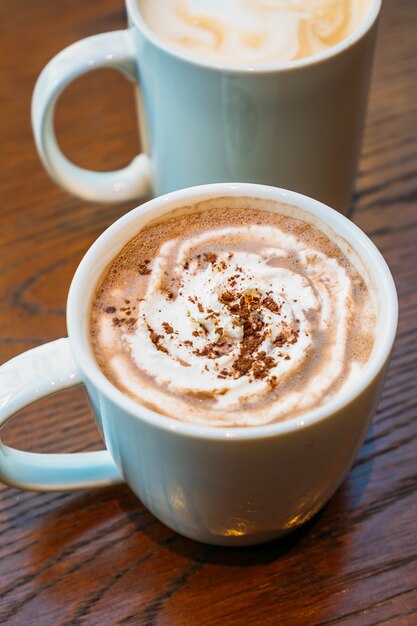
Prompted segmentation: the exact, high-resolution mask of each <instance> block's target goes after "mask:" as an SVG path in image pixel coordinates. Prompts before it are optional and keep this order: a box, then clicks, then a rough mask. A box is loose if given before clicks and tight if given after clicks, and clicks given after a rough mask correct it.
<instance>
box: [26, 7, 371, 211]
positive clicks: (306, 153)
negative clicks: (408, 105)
mask: <svg viewBox="0 0 417 626" xmlns="http://www.w3.org/2000/svg"><path fill="white" fill-rule="evenodd" d="M380 7H381V0H370V10H369V13H368V15H367V17H366V18H365V19H364V20H363V22H362V24H361V25H360V26H359V27H358V28H357V29H356V30H355V31H354V32H353V33H352V34H351V35H350V36H349V37H348V38H347V39H345V40H344V41H341V42H340V43H339V44H337V45H335V46H333V47H332V48H329V49H327V50H325V51H324V52H321V53H320V54H316V55H314V56H312V57H307V58H304V59H300V60H296V61H292V62H290V63H271V64H269V65H265V66H255V67H247V66H242V67H236V66H228V65H227V64H226V63H224V64H218V63H213V62H209V61H201V60H197V59H196V58H194V57H193V56H192V55H187V54H183V53H181V52H177V51H176V50H174V49H173V48H172V47H171V46H170V45H169V44H168V43H167V42H165V41H163V40H161V39H159V38H158V37H157V36H156V35H155V34H154V33H153V32H152V31H151V30H150V29H149V28H148V27H147V26H146V24H145V23H144V21H143V19H142V17H141V14H140V11H139V8H138V5H137V2H136V0H126V8H127V14H128V20H129V28H128V29H127V30H120V31H114V32H110V33H103V34H100V35H96V36H93V37H88V38H87V39H84V40H82V41H79V42H77V43H75V44H73V45H71V46H69V47H68V48H66V49H65V50H63V51H62V52H60V53H59V54H58V55H57V56H56V57H55V58H53V59H52V61H50V63H49V64H48V65H47V66H46V67H45V69H44V70H43V72H42V74H41V75H40V77H39V80H38V82H37V85H36V87H35V91H34V96H33V103H32V124H33V129H34V134H35V140H36V145H37V148H38V151H39V154H40V157H41V159H42V161H43V163H44V165H45V167H46V169H47V171H48V172H49V174H50V175H51V176H52V178H53V179H54V180H55V181H56V182H57V183H59V184H60V185H62V186H63V187H64V188H66V189H67V190H68V191H70V192H72V193H74V194H76V195H78V196H80V197H82V198H85V199H87V200H93V201H101V202H113V201H121V200H127V199H132V198H138V197H141V196H144V195H150V194H153V195H160V194H163V193H167V192H169V191H172V190H175V189H180V188H183V187H189V186H192V185H199V184H203V183H211V182H222V181H228V180H237V181H249V182H254V183H262V184H267V185H277V186H280V187H285V188H287V189H294V190H295V191H298V192H300V193H304V194H306V195H308V196H311V197H312V198H317V199H319V200H321V201H322V202H325V203H326V204H328V205H329V206H332V207H334V208H335V209H337V210H339V211H341V212H346V210H347V208H348V205H349V201H350V198H351V194H352V190H353V185H354V179H355V174H356V168H357V163H358V156H359V151H360V145H361V139H362V134H363V126H364V122H365V115H366V103H367V96H368V90H369V82H370V71H371V64H372V57H373V50H374V41H375V34H376V25H377V18H378V15H379V11H380ZM102 67H111V68H115V69H118V70H120V71H121V72H122V73H123V74H125V75H126V76H127V77H128V78H129V79H130V80H132V81H133V82H134V83H135V84H136V96H137V98H136V100H137V111H138V120H139V129H140V136H141V139H142V145H143V150H144V153H143V154H141V155H139V156H137V157H136V158H135V159H134V160H133V161H132V162H131V163H130V165H128V166H127V167H126V168H124V169H122V170H119V171H117V172H101V173H99V172H91V171H88V170H85V169H82V168H80V167H77V166H75V165H74V164H73V163H70V162H69V161H68V160H67V159H66V158H65V156H64V155H63V154H62V152H61V151H60V149H59V147H58V144H57V141H56V139H55V135H54V128H53V120H54V107H55V103H56V101H57V99H58V97H59V96H60V94H61V92H62V90H63V89H64V88H65V87H66V86H67V85H68V84H69V83H70V82H71V81H72V80H74V79H75V78H77V77H78V76H80V75H82V74H85V73H87V72H90V71H92V70H95V69H98V68H102ZM80 141H82V138H80Z"/></svg>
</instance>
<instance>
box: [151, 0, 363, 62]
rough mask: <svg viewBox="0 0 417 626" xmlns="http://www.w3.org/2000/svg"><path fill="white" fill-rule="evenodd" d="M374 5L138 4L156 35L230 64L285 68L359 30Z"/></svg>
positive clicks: (244, 0) (350, 0)
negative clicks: (276, 63)
mask: <svg viewBox="0 0 417 626" xmlns="http://www.w3.org/2000/svg"><path fill="white" fill-rule="evenodd" d="M370 4H371V0H192V1H191V0H157V1H156V0H139V8H140V12H141V14H142V16H143V18H144V20H145V22H146V23H147V25H148V26H149V28H150V29H151V30H152V31H154V33H155V34H156V35H158V36H159V37H161V38H162V39H164V40H165V41H167V42H169V43H170V44H172V45H173V46H175V47H176V48H178V49H182V50H183V51H186V52H188V53H191V54H192V55H193V56H196V57H199V58H202V59H208V60H211V61H217V62H220V63H222V62H223V63H231V64H263V63H264V64H266V63H273V62H287V61H292V60H296V59H300V58H303V57H308V56H311V55H314V54H317V53H318V52H321V51H322V50H326V49H327V48H330V47H332V46H334V45H335V44H337V43H339V42H340V41H342V40H343V39H346V37H348V36H349V35H350V34H351V33H352V32H353V31H354V30H356V28H357V27H358V26H359V25H360V24H361V22H362V20H363V19H364V17H365V15H366V14H367V13H368V11H369V7H370Z"/></svg>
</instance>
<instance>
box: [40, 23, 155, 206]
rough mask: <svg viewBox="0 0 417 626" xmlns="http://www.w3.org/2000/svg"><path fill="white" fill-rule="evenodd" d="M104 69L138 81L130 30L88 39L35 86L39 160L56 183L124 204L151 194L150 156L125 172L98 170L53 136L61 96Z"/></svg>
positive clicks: (62, 54) (60, 59) (53, 63)
mask: <svg viewBox="0 0 417 626" xmlns="http://www.w3.org/2000/svg"><path fill="white" fill-rule="evenodd" d="M103 67H109V68H114V69H117V70H119V71H120V72H122V74H124V75H125V76H126V78H128V79H129V80H131V81H133V82H138V72H137V66H136V60H135V48H134V42H133V35H132V33H131V31H130V30H116V31H113V32H110V33H102V34H100V35H94V36H92V37H87V38H86V39H82V40H81V41H78V42H76V43H74V44H72V45H71V46H68V47H67V48H65V49H64V50H62V52H60V53H59V54H57V55H56V56H55V57H54V58H53V59H52V60H51V61H50V62H49V63H48V64H47V65H46V67H45V68H44V69H43V71H42V73H41V75H40V76H39V78H38V80H37V82H36V86H35V90H34V92H33V98H32V127H33V132H34V135H35V142H36V147H37V149H38V152H39V156H40V158H41V160H42V162H43V164H44V166H45V168H46V170H47V172H48V173H49V174H50V176H51V177H52V178H53V180H55V182H57V183H58V184H59V185H61V186H62V187H64V188H65V189H67V190H68V191H70V192H71V193H73V194H75V195H77V196H80V197H81V198H84V199H85V200H91V201H93V202H120V201H124V200H131V199H134V198H139V197H143V196H146V195H149V194H150V193H151V188H152V172H151V169H152V168H151V161H150V159H149V157H148V156H147V155H145V154H139V155H138V156H136V157H135V158H134V159H133V161H132V162H131V163H130V164H129V165H128V166H127V167H125V168H123V169H121V170H116V171H114V172H93V171H90V170H86V169H83V168H81V167H78V166H77V165H74V164H73V163H71V162H70V161H69V160H68V159H67V158H66V157H65V156H64V155H63V154H62V152H61V150H60V149H59V146H58V143H57V140H56V137H55V132H54V109H55V104H56V102H57V100H58V98H59V96H60V94H61V92H62V91H63V90H64V89H65V87H66V86H67V85H69V83H71V82H72V81H73V80H74V79H75V78H78V76H82V75H83V74H86V73H87V72H91V71H93V70H96V69H99V68H103Z"/></svg>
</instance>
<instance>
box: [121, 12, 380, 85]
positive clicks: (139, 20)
mask: <svg viewBox="0 0 417 626" xmlns="http://www.w3.org/2000/svg"><path fill="white" fill-rule="evenodd" d="M125 3H126V10H127V13H128V15H129V16H130V17H131V18H132V20H133V22H134V24H135V26H136V27H137V28H138V29H139V30H140V31H141V32H142V34H143V35H144V36H145V37H146V39H148V40H150V41H151V42H152V43H153V44H154V45H155V46H156V47H157V48H160V49H161V50H164V52H166V53H167V54H169V55H170V56H172V57H176V58H177V59H180V60H182V61H185V62H187V63H189V64H191V65H195V66H197V67H204V68H206V69H212V70H219V71H226V72H230V73H234V74H251V73H252V74H268V73H273V72H286V71H291V70H298V69H302V68H304V67H308V66H310V65H315V64H318V63H321V62H323V61H326V60H328V59H331V58H333V57H335V56H337V55H338V54H340V53H341V52H343V51H344V50H346V49H348V48H350V47H351V46H353V45H354V44H355V43H357V42H358V41H359V40H360V39H362V37H364V36H365V35H366V33H367V32H368V31H369V30H370V29H371V28H372V26H373V25H374V23H375V22H376V21H377V19H378V16H379V14H380V11H381V6H382V0H370V6H369V11H368V14H367V16H366V17H365V18H364V19H363V20H362V22H361V24H360V25H359V26H358V28H356V29H355V30H354V31H353V32H352V33H351V34H350V35H349V36H348V37H346V38H345V39H342V41H339V43H337V44H336V45H334V46H330V48H327V49H326V50H323V51H321V52H318V53H316V54H312V55H310V56H307V57H303V58H301V59H296V60H293V61H286V62H277V63H264V64H259V65H258V64H255V65H246V64H243V63H241V64H240V63H236V64H234V63H219V62H216V61H210V60H208V59H198V58H194V57H192V56H191V55H189V54H186V53H185V52H182V51H181V49H179V50H176V49H175V48H174V47H173V46H171V45H170V44H169V43H166V42H165V41H164V40H163V39H162V38H161V37H159V36H158V35H156V34H155V33H154V32H153V31H152V29H151V28H150V27H149V26H148V25H147V24H146V22H145V20H144V19H143V17H142V14H141V12H140V9H139V0H125Z"/></svg>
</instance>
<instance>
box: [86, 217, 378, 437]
mask: <svg viewBox="0 0 417 626" xmlns="http://www.w3.org/2000/svg"><path fill="white" fill-rule="evenodd" d="M141 238H142V241H140V239H141ZM146 240H147V241H148V244H150V246H149V248H150V249H151V250H152V252H153V254H152V255H150V256H151V257H153V258H143V257H142V258H141V259H137V258H135V254H137V251H138V250H139V249H140V247H139V246H140V244H141V243H142V245H143V243H144V242H146ZM132 260H134V262H133V263H132ZM113 269H114V270H115V272H113V273H112V272H110V273H109V274H108V276H107V277H106V278H105V280H104V283H103V285H102V286H101V289H100V291H99V293H98V297H97V301H96V304H95V306H94V308H93V313H92V336H93V339H94V347H95V351H96V355H97V357H98V359H99V362H100V365H101V366H102V367H103V369H104V371H105V373H106V374H107V375H108V377H109V378H110V379H111V380H113V381H114V382H115V384H116V385H118V386H120V387H121V388H123V390H125V391H127V392H128V393H129V394H131V395H132V397H134V398H136V399H137V400H139V401H140V402H142V403H145V404H148V406H151V407H152V408H155V409H156V410H158V411H159V412H161V413H164V414H166V415H171V416H173V417H177V416H178V417H179V418H180V419H182V420H184V421H191V422H195V423H206V424H210V425H218V426H221V425H246V426H250V425H258V424H265V423H268V422H271V421H279V420H282V419H285V418H288V417H293V416H295V415H300V414H302V413H304V412H306V411H308V410H310V409H311V408H314V407H315V406H318V405H320V404H322V403H323V402H324V401H326V399H327V398H329V397H331V396H332V395H333V394H334V393H336V392H337V391H338V390H340V389H341V388H342V387H343V386H344V385H345V384H347V383H348V382H351V381H352V379H353V378H354V377H355V376H358V374H359V372H360V370H361V368H362V367H363V365H364V364H365V363H366V361H367V359H368V357H369V353H370V350H371V347H372V344H373V325H374V313H373V307H372V303H371V300H370V298H369V294H368V292H367V289H366V286H365V283H364V281H363V279H362V278H361V277H360V276H359V274H358V273H357V272H356V270H355V269H354V267H353V266H352V265H351V264H350V263H349V261H348V260H347V259H346V257H344V255H343V254H342V253H341V251H340V250H339V249H338V248H337V247H336V246H335V245H334V244H331V242H330V241H329V240H328V239H327V238H326V237H325V236H324V235H322V234H321V233H319V231H317V230H316V229H314V228H312V227H311V226H309V225H308V224H306V223H304V222H301V221H300V220H296V219H293V218H290V217H285V216H283V215H276V214H273V213H269V212H261V211H255V210H251V209H247V210H246V211H239V210H233V209H231V208H228V209H226V210H224V209H223V210H222V211H221V212H219V210H218V209H215V210H214V212H213V211H210V210H208V211H207V212H204V213H201V214H193V215H190V216H187V217H178V218H174V219H173V220H171V221H168V222H166V223H165V224H162V225H156V226H154V227H150V228H149V229H148V230H147V231H144V232H143V233H141V234H140V235H138V236H137V238H135V239H134V240H132V242H131V244H129V245H128V246H127V248H126V249H125V250H124V251H123V252H122V255H121V256H120V257H119V259H118V261H116V264H115V266H114V267H113ZM358 315H359V316H360V327H359V326H358V323H357V319H356V318H357V316H358Z"/></svg>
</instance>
